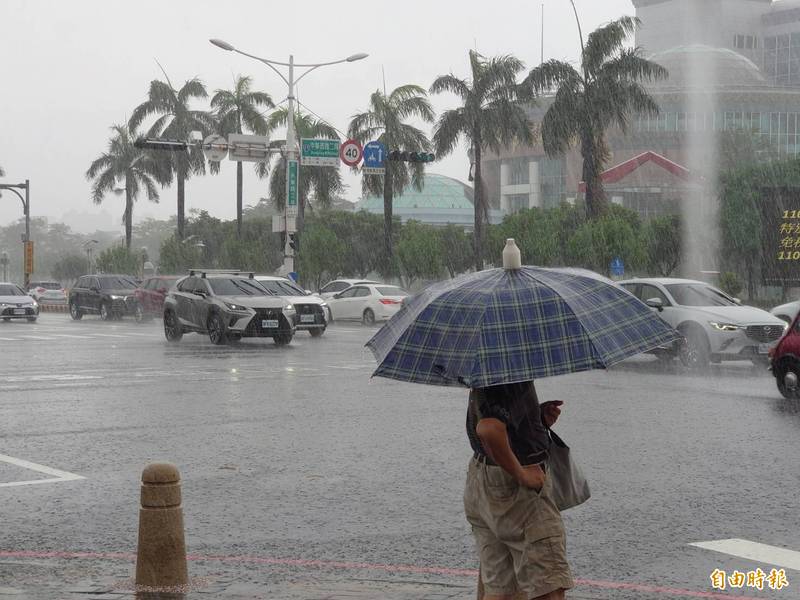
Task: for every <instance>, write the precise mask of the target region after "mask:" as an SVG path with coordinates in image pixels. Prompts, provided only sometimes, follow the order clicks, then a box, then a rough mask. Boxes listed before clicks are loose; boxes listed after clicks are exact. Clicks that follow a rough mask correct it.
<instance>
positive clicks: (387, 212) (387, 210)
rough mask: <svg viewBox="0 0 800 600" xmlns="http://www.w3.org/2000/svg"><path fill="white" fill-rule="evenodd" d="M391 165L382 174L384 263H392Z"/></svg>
mask: <svg viewBox="0 0 800 600" xmlns="http://www.w3.org/2000/svg"><path fill="white" fill-rule="evenodd" d="M392 218H393V215H392V166H391V164H388V165H387V166H386V171H385V172H384V175H383V242H384V249H385V251H386V263H387V264H388V265H390V266H391V265H393V264H394V247H393V246H394V238H393V237H392Z"/></svg>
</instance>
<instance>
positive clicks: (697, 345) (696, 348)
mask: <svg viewBox="0 0 800 600" xmlns="http://www.w3.org/2000/svg"><path fill="white" fill-rule="evenodd" d="M679 331H680V332H681V333H682V334H683V336H684V338H685V341H684V342H683V343H682V344H681V346H680V350H679V351H678V357H679V358H680V359H681V362H682V363H683V366H684V367H688V368H689V369H705V368H706V367H707V366H708V363H709V361H710V360H711V348H710V346H709V343H708V338H707V337H706V334H705V333H704V332H703V331H702V330H701V329H700V328H699V327H697V326H695V327H688V328H683V329H679Z"/></svg>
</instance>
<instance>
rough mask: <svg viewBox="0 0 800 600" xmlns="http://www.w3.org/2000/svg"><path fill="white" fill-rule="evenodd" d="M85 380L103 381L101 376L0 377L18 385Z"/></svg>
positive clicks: (0, 379)
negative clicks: (31, 382) (30, 382)
mask: <svg viewBox="0 0 800 600" xmlns="http://www.w3.org/2000/svg"><path fill="white" fill-rule="evenodd" d="M86 379H103V376H102V375H73V374H63V375H9V376H7V377H0V381H7V382H9V383H20V382H24V381H83V380H86Z"/></svg>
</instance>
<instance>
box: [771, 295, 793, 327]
mask: <svg viewBox="0 0 800 600" xmlns="http://www.w3.org/2000/svg"><path fill="white" fill-rule="evenodd" d="M769 312H770V313H772V314H773V315H775V316H776V317H778V318H779V319H781V320H783V321H786V322H787V323H791V322H792V321H794V318H795V317H796V316H797V313H798V312H800V301H798V300H795V301H794V302H787V303H786V304H781V305H780V306H776V307H775V308H773V309H772V310H771V311H769Z"/></svg>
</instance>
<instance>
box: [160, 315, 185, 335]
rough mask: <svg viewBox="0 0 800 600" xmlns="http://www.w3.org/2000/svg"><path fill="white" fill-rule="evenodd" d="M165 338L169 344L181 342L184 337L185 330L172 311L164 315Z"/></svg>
mask: <svg viewBox="0 0 800 600" xmlns="http://www.w3.org/2000/svg"><path fill="white" fill-rule="evenodd" d="M164 337H166V338H167V341H168V342H180V341H181V338H182V337H183V328H182V327H181V325H180V323H178V317H176V316H175V313H174V312H172V311H171V310H168V311H167V312H165V313H164Z"/></svg>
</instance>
